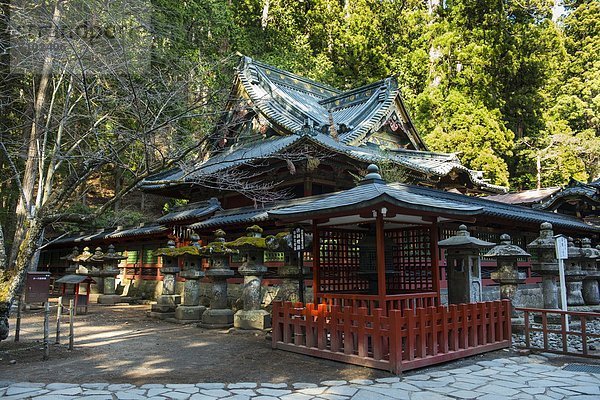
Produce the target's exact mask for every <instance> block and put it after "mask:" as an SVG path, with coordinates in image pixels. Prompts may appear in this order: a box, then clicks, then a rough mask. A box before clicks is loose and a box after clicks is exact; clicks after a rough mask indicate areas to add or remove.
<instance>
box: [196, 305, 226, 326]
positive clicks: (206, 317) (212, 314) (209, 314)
mask: <svg viewBox="0 0 600 400" xmlns="http://www.w3.org/2000/svg"><path fill="white" fill-rule="evenodd" d="M198 326H199V327H200V328H204V329H225V328H231V327H233V311H232V310H229V309H220V310H212V309H210V308H209V309H208V310H206V311H204V313H203V314H202V322H201V323H199V324H198Z"/></svg>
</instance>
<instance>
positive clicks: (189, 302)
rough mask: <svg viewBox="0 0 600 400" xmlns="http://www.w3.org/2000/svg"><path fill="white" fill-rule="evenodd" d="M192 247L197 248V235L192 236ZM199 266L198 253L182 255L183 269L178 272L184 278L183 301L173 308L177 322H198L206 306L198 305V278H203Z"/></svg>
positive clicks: (199, 258) (200, 260)
mask: <svg viewBox="0 0 600 400" xmlns="http://www.w3.org/2000/svg"><path fill="white" fill-rule="evenodd" d="M192 247H195V249H199V246H198V237H197V235H193V237H192ZM196 251H198V250H196ZM201 267H202V259H201V257H200V256H199V255H194V254H186V255H185V256H184V260H183V268H184V270H183V271H182V272H180V273H179V276H180V277H182V278H184V279H185V282H184V284H183V303H182V304H180V305H179V306H178V307H177V309H176V310H175V318H176V319H177V320H178V321H179V322H183V323H191V322H199V321H200V319H201V317H202V314H203V313H204V311H206V307H204V306H201V305H200V279H202V278H204V272H202V271H201V270H200V269H201Z"/></svg>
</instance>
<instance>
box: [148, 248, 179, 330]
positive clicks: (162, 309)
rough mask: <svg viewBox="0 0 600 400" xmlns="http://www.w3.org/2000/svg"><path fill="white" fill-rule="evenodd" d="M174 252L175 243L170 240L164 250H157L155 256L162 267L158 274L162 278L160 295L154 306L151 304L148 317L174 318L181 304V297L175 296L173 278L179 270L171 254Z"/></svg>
mask: <svg viewBox="0 0 600 400" xmlns="http://www.w3.org/2000/svg"><path fill="white" fill-rule="evenodd" d="M174 251H175V242H174V241H172V240H170V241H169V243H168V247H167V248H166V249H158V250H157V251H156V254H157V255H159V256H161V257H162V261H163V264H162V267H161V268H160V273H161V274H162V276H163V286H162V292H161V295H160V296H158V297H157V298H156V304H152V307H151V310H150V312H149V313H148V316H150V317H153V318H159V319H165V318H173V317H175V309H176V308H177V306H178V305H179V304H181V296H180V295H178V294H175V277H176V275H177V274H178V273H179V271H180V269H179V266H178V265H177V259H176V258H174V257H173V256H172V254H171V252H174Z"/></svg>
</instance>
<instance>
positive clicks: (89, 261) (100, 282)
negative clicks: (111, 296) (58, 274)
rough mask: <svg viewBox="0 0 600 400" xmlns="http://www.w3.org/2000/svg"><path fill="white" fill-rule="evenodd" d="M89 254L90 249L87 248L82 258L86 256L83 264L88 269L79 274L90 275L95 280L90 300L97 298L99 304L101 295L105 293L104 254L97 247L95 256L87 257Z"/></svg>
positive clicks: (82, 261) (82, 260)
mask: <svg viewBox="0 0 600 400" xmlns="http://www.w3.org/2000/svg"><path fill="white" fill-rule="evenodd" d="M86 249H87V250H86ZM88 253H89V248H87V247H86V248H85V249H83V254H82V256H84V255H85V256H84V257H85V258H84V257H82V258H81V263H82V264H83V266H84V267H85V268H86V270H85V271H84V270H83V269H81V273H79V272H78V274H80V275H88V276H91V277H92V278H95V279H94V281H96V284H93V285H91V287H90V291H91V293H90V300H92V297H95V298H96V302H97V301H98V298H99V297H100V295H101V294H102V293H104V279H103V278H104V276H103V274H102V265H103V264H104V252H103V251H102V249H101V248H100V247H96V250H94V253H93V254H91V255H89V256H87V254H88Z"/></svg>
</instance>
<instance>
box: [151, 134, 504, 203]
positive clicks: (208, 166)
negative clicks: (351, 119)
mask: <svg viewBox="0 0 600 400" xmlns="http://www.w3.org/2000/svg"><path fill="white" fill-rule="evenodd" d="M313 133H314V135H287V136H274V137H271V138H268V139H265V140H261V141H258V142H252V143H245V144H243V145H241V146H239V147H231V148H229V149H228V150H226V151H223V152H221V153H218V154H216V155H215V156H213V157H211V158H209V159H208V160H206V161H203V162H201V163H198V164H196V166H194V168H193V169H192V170H191V172H189V173H187V174H184V173H183V172H182V171H181V170H173V171H172V172H171V173H170V174H168V173H163V174H162V175H160V176H157V175H155V176H153V177H150V178H148V179H147V180H145V181H144V182H143V183H142V188H144V189H150V190H152V189H157V188H161V187H167V186H168V185H178V184H183V183H193V182H194V181H198V180H201V179H208V178H210V177H211V176H213V175H214V174H217V173H218V172H220V171H224V170H226V169H228V168H233V167H237V166H240V165H243V164H248V163H251V162H252V161H260V160H265V159H269V158H274V157H276V156H277V155H278V154H280V153H283V152H285V151H288V150H289V149H291V148H292V147H293V146H294V145H296V144H298V143H300V142H303V143H304V142H310V143H313V144H315V145H317V146H321V147H323V148H324V149H326V150H328V151H331V152H333V153H339V154H345V155H346V156H348V157H350V158H352V159H354V160H357V161H361V162H364V163H379V162H385V161H392V162H394V163H397V164H398V165H401V166H403V167H405V168H407V169H409V170H412V171H418V172H420V173H422V174H425V175H429V176H432V177H438V178H441V177H444V176H446V175H448V174H449V173H451V172H452V171H453V170H455V171H458V172H462V173H464V174H465V175H466V176H467V177H468V179H470V180H471V183H472V184H473V185H474V186H476V187H486V188H487V189H488V190H490V191H496V192H499V191H503V189H504V188H503V187H501V186H494V185H490V184H487V183H486V182H484V181H483V180H482V179H481V177H480V176H479V174H478V173H477V172H476V171H471V170H469V169H468V168H466V167H465V166H463V165H462V164H461V163H460V161H459V160H458V157H456V155H454V154H443V153H433V152H424V151H411V150H403V151H381V150H379V149H377V148H371V147H355V146H350V145H346V144H344V143H341V142H338V141H336V140H335V139H333V138H332V137H331V136H329V135H325V134H322V133H315V132H313Z"/></svg>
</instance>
